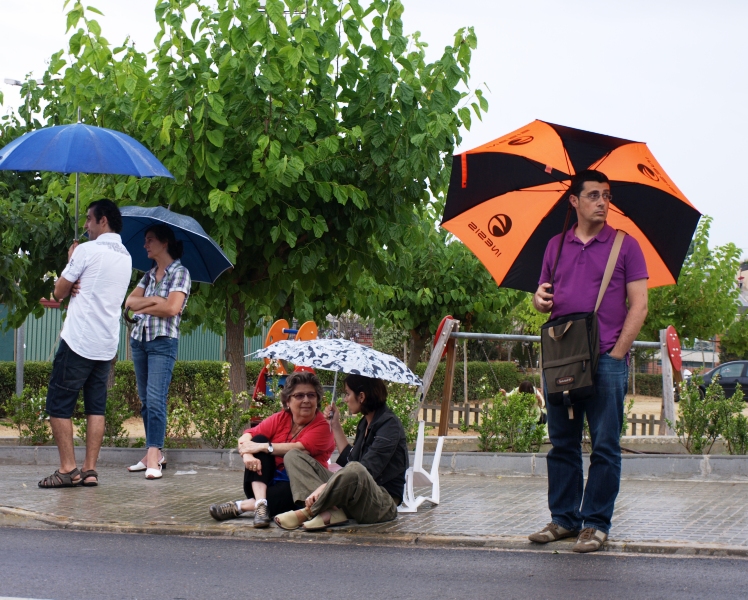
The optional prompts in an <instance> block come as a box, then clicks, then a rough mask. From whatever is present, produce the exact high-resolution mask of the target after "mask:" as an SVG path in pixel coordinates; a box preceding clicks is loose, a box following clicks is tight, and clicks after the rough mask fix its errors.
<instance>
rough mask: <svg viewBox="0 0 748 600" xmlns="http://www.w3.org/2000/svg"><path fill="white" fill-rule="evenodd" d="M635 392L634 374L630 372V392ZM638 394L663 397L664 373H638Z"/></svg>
mask: <svg viewBox="0 0 748 600" xmlns="http://www.w3.org/2000/svg"><path fill="white" fill-rule="evenodd" d="M633 393H634V385H633V379H632V374H629V394H633ZM636 395H637V396H657V397H659V398H662V375H654V374H652V373H637V374H636Z"/></svg>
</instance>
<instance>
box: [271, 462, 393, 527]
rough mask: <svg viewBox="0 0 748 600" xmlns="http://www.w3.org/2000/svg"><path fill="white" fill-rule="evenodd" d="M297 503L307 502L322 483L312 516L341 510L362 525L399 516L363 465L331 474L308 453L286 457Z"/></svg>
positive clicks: (353, 464) (349, 464) (391, 499)
mask: <svg viewBox="0 0 748 600" xmlns="http://www.w3.org/2000/svg"><path fill="white" fill-rule="evenodd" d="M283 464H284V465H285V466H286V473H288V478H289V479H290V480H291V493H292V494H293V499H294V501H295V502H304V501H305V500H306V499H307V497H308V496H309V495H310V494H311V493H312V492H313V491H314V490H316V489H317V488H318V487H319V486H321V485H322V484H323V483H326V484H327V485H326V487H325V489H324V491H323V492H322V493H321V494H320V496H319V498H317V501H316V502H315V503H314V504H313V505H312V508H311V512H312V514H313V515H315V516H316V515H318V514H319V513H321V512H323V511H325V510H329V509H331V508H334V507H338V508H340V509H342V510H343V511H345V514H346V515H348V517H349V518H351V519H355V520H356V521H358V522H359V523H362V524H364V523H383V522H385V521H391V520H393V519H394V518H395V517H397V505H396V504H395V500H394V499H393V498H392V496H390V495H389V493H388V492H387V490H385V489H384V488H383V487H382V486H380V485H378V484H377V482H376V481H374V478H373V477H372V476H371V475H370V474H369V471H367V470H366V467H364V466H363V465H362V464H361V463H358V462H349V463H348V464H347V465H346V466H345V467H343V468H342V469H340V470H339V471H336V472H335V473H332V472H330V471H328V470H327V469H325V468H324V467H323V466H322V465H321V464H319V462H317V461H316V460H314V459H313V458H312V457H311V456H309V455H308V454H305V453H304V452H301V451H299V450H291V451H290V452H289V453H288V454H286V455H285V456H284V457H283Z"/></svg>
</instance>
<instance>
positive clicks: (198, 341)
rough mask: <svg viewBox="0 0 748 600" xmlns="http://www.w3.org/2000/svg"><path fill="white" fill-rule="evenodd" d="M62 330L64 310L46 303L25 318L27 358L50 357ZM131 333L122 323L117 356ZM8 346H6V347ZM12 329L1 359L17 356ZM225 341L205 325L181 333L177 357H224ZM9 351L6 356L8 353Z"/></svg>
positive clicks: (254, 342)
mask: <svg viewBox="0 0 748 600" xmlns="http://www.w3.org/2000/svg"><path fill="white" fill-rule="evenodd" d="M5 314H6V309H5V307H4V306H0V324H2V322H3V321H4V320H5ZM268 329H269V326H268V325H264V326H263V328H262V331H261V333H260V334H258V335H256V336H253V337H251V338H245V340H244V353H245V354H249V353H250V352H254V351H256V350H259V349H260V348H262V346H263V344H264V342H265V337H266V336H267V332H268ZM60 331H62V312H61V311H60V310H59V309H58V308H51V307H45V309H44V314H43V315H42V316H41V317H40V318H38V319H37V318H36V317H34V316H33V315H32V316H29V317H28V318H27V319H26V336H25V341H26V351H25V353H24V359H25V360H27V361H32V360H36V361H51V360H52V359H53V358H54V353H55V351H56V350H57V343H58V341H59V335H60ZM127 344H128V335H127V328H126V327H125V324H124V322H121V323H120V332H119V347H118V349H117V358H118V360H126V358H127ZM6 346H7V348H6ZM13 348H14V346H13V331H8V332H6V333H5V334H3V333H2V332H0V360H9V361H12V360H15V358H14V351H13ZM224 354H225V343H224V339H223V336H220V335H217V334H215V333H213V332H212V331H208V330H207V329H205V328H200V329H197V330H195V331H193V332H192V333H188V334H185V335H182V336H181V337H180V339H179V353H178V355H177V359H178V360H224ZM6 355H7V356H6Z"/></svg>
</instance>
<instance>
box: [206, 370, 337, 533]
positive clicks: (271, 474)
mask: <svg viewBox="0 0 748 600" xmlns="http://www.w3.org/2000/svg"><path fill="white" fill-rule="evenodd" d="M323 397H324V396H323V392H322V384H321V383H320V381H319V379H318V378H317V376H316V375H315V374H314V373H311V372H308V371H296V372H294V373H291V375H289V376H288V379H286V385H285V386H284V387H283V389H281V391H280V398H281V404H282V405H283V410H281V411H280V412H277V413H275V414H273V415H271V416H269V417H268V418H267V419H265V420H264V421H262V422H261V423H260V424H259V425H257V426H256V427H253V428H251V429H247V430H246V431H245V432H244V435H242V436H241V437H240V438H239V443H238V448H239V454H241V456H242V459H243V460H244V493H245V494H246V496H247V500H236V501H235V502H224V503H222V504H211V505H210V509H209V511H210V515H211V516H212V517H213V518H214V519H216V520H217V521H225V520H226V519H235V518H236V517H238V516H240V515H241V514H242V513H244V512H249V511H254V526H255V527H257V528H261V527H267V526H268V525H270V518H271V517H274V516H275V515H277V514H278V513H282V512H286V511H288V510H293V508H294V501H293V495H292V494H291V485H290V483H289V481H288V475H287V474H286V470H285V466H284V456H286V455H287V453H288V452H290V451H292V450H296V451H298V452H303V453H304V456H308V457H309V459H310V460H313V461H315V462H316V463H317V464H319V465H320V468H325V467H326V466H327V463H328V461H329V460H330V456H331V455H332V451H333V450H334V448H335V440H334V439H333V436H332V432H331V431H330V425H329V424H328V422H327V420H325V418H324V417H323V416H322V413H321V412H320V410H319V403H320V401H321V400H322V398H323Z"/></svg>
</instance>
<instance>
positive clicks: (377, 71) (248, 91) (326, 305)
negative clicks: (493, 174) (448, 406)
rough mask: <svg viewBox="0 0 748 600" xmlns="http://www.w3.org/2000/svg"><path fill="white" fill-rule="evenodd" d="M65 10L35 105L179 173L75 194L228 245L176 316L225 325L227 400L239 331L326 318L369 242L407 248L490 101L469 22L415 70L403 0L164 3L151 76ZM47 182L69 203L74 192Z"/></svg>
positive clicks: (380, 264) (238, 363) (137, 54)
mask: <svg viewBox="0 0 748 600" xmlns="http://www.w3.org/2000/svg"><path fill="white" fill-rule="evenodd" d="M65 4H66V5H71V9H70V11H69V12H68V13H67V26H68V30H70V31H72V34H71V36H70V39H69V47H68V49H67V50H66V51H65V52H63V51H60V52H59V53H57V54H55V55H53V57H52V59H51V61H50V65H49V69H48V72H47V73H46V74H45V76H44V82H45V86H44V87H43V88H38V89H37V88H35V89H33V90H30V91H31V102H32V104H33V103H38V101H39V99H40V98H42V97H43V99H44V101H45V102H46V106H45V108H44V115H45V116H46V118H47V119H48V122H49V123H50V124H53V123H71V122H74V121H75V120H76V118H75V117H76V110H77V109H78V107H80V108H81V109H82V113H83V116H84V121H86V122H88V123H91V124H96V125H101V126H105V127H109V128H112V129H117V130H120V131H124V132H126V133H128V134H130V135H132V136H133V137H135V138H136V139H139V140H140V141H141V142H143V143H144V145H145V146H146V147H148V148H149V149H151V150H152V151H153V152H154V153H155V154H156V155H157V156H158V157H159V158H160V159H161V161H162V162H163V163H164V164H165V165H166V167H167V168H168V169H169V170H170V171H171V172H172V173H173V174H174V176H175V177H176V180H175V181H174V182H171V181H167V180H158V179H153V180H150V179H142V180H137V179H135V178H124V177H119V178H116V177H111V176H93V177H89V178H87V180H86V181H85V185H84V186H83V187H84V188H85V198H87V199H91V198H92V197H93V195H94V194H96V195H109V196H111V197H114V198H115V199H116V200H118V201H120V202H121V203H123V204H129V203H132V204H141V205H164V206H171V208H172V209H173V210H176V211H179V212H181V213H185V214H188V215H190V216H193V217H195V218H196V219H197V220H198V221H200V223H201V224H202V225H203V226H204V227H205V229H206V231H207V232H208V233H209V234H210V235H211V236H212V237H214V238H215V239H216V240H217V241H218V243H219V244H220V245H221V247H222V248H224V250H225V251H226V253H227V254H228V256H229V258H230V259H231V260H232V262H234V263H235V268H234V269H233V271H232V272H231V273H229V274H227V275H224V276H223V277H221V278H220V279H219V280H218V281H217V282H216V284H215V285H213V286H207V285H201V286H200V287H199V290H195V291H194V292H193V297H192V298H191V302H190V308H189V310H190V311H192V312H196V313H199V314H200V315H201V318H200V320H199V324H205V325H208V326H209V327H210V328H211V329H213V330H215V331H219V332H223V330H224V326H225V328H226V329H225V330H226V336H227V358H228V359H229V361H230V362H231V364H232V373H231V380H232V385H233V386H234V390H235V391H240V390H241V389H242V388H243V385H244V384H243V383H242V382H243V381H244V377H243V365H244V361H243V359H242V357H241V354H242V353H243V338H244V335H245V333H248V332H249V330H251V329H253V327H254V325H255V324H256V323H257V322H258V320H259V319H260V318H261V317H265V316H268V315H270V316H290V315H294V316H296V317H298V318H299V319H300V320H305V319H310V318H312V319H314V318H316V319H317V320H321V319H322V318H323V317H324V315H325V314H327V312H336V311H338V310H341V309H342V310H345V309H346V308H347V306H346V304H347V300H346V294H345V289H347V288H350V287H354V286H356V284H357V283H358V281H359V278H360V276H361V273H362V272H364V271H366V270H368V271H370V272H371V273H372V274H373V276H374V277H376V278H379V277H380V276H382V275H383V274H384V269H385V259H384V257H383V256H382V253H381V252H380V249H381V248H383V247H387V248H395V247H398V246H400V245H401V244H406V245H407V244H409V243H411V240H412V235H413V232H414V231H417V229H418V228H417V226H416V225H417V219H418V212H419V210H420V209H419V207H420V206H421V204H422V201H423V200H425V199H426V198H428V197H429V196H431V195H434V196H439V195H441V194H443V192H444V190H445V189H446V186H447V183H448V180H449V169H445V168H444V167H445V161H444V159H445V157H447V156H449V155H450V154H451V153H452V152H453V150H454V147H455V145H456V144H457V143H459V141H460V133H459V130H460V127H462V126H469V124H470V110H471V108H472V110H473V112H474V114H475V115H477V116H478V117H480V116H481V113H482V112H483V111H485V110H486V109H487V103H486V101H485V100H484V99H483V97H482V95H481V93H480V90H477V91H475V92H474V95H473V96H472V98H473V99H474V100H475V101H474V102H472V103H469V100H470V98H467V97H466V92H464V91H460V87H461V86H462V88H463V89H464V88H466V86H467V84H468V79H469V63H470V58H471V54H472V51H473V50H474V49H475V47H476V38H475V35H474V33H473V31H472V29H460V30H459V31H458V32H457V34H456V35H455V38H454V44H453V45H452V46H448V47H447V48H445V49H444V52H443V53H442V55H441V57H440V58H439V59H438V60H436V61H434V62H427V60H426V55H425V47H426V44H425V43H424V42H422V41H421V40H420V38H419V35H418V34H415V35H411V36H408V35H406V34H405V33H404V31H403V24H402V19H401V17H402V13H403V5H402V4H401V2H400V1H399V0H372V1H371V2H369V3H368V4H366V5H364V4H362V3H361V2H359V0H346V1H342V2H335V1H333V0H309V1H308V2H307V1H305V0H266V1H263V2H262V3H261V2H259V0H217V2H216V3H215V4H216V6H208V4H207V3H205V4H202V3H201V2H199V0H164V1H162V2H160V3H159V4H158V5H157V6H156V9H155V17H156V20H157V22H158V24H159V27H160V32H159V33H158V35H157V36H156V39H155V48H154V50H153V55H152V60H153V66H149V63H148V60H147V54H146V53H145V52H142V51H140V49H136V48H135V47H134V45H133V44H132V43H130V42H129V41H125V43H124V44H122V45H121V46H119V47H116V48H113V47H112V46H111V44H110V43H109V42H108V41H107V40H106V38H104V37H103V36H102V32H101V27H100V25H99V24H98V22H97V21H96V20H95V19H94V18H92V15H91V12H94V13H96V12H98V11H96V10H95V9H93V8H91V7H88V8H87V9H85V8H84V7H83V5H82V4H81V3H79V2H74V3H72V4H71V3H70V2H69V0H68V2H66V3H65ZM42 177H43V178H51V179H52V181H53V183H54V185H52V183H50V185H49V194H50V195H51V196H58V197H60V198H62V200H63V201H65V202H70V200H71V192H72V189H71V187H70V185H69V182H67V183H66V181H65V180H64V179H63V178H59V177H56V176H54V175H49V174H47V175H42ZM85 198H84V199H85ZM84 206H85V202H84ZM196 324H198V323H197V322H196Z"/></svg>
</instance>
